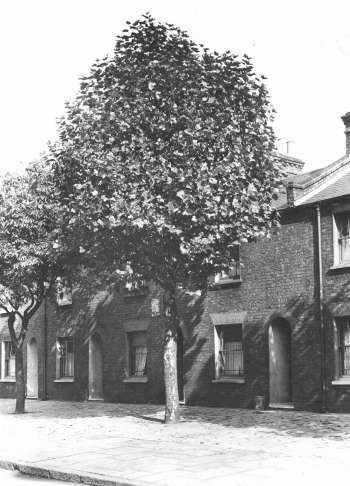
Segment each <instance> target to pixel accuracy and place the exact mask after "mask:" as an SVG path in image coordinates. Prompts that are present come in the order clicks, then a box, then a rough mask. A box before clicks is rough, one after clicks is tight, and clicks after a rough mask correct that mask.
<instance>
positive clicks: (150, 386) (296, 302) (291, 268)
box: [0, 113, 350, 411]
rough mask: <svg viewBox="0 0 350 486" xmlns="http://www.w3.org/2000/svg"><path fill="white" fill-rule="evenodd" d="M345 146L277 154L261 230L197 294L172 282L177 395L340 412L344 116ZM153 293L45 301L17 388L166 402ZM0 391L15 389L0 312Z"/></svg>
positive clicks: (347, 398)
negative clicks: (272, 223) (273, 199)
mask: <svg viewBox="0 0 350 486" xmlns="http://www.w3.org/2000/svg"><path fill="white" fill-rule="evenodd" d="M343 121H344V124H345V128H346V131H345V134H346V154H345V156H344V157H342V158H341V159H339V160H337V161H336V162H334V163H332V164H331V165H329V166H328V167H326V168H324V169H319V170H315V171H312V172H309V173H301V172H300V171H301V169H302V168H303V163H302V162H301V161H299V160H298V159H294V158H292V157H289V156H279V157H278V158H279V163H282V164H283V165H284V168H285V170H286V172H287V173H288V174H289V177H288V183H287V184H286V188H285V192H282V193H281V194H280V197H279V200H278V208H279V211H280V215H281V227H280V228H279V229H276V230H275V231H274V233H273V234H272V235H271V237H270V238H265V239H261V240H259V241H256V242H252V243H249V244H242V245H241V246H240V248H238V249H237V256H236V262H234V264H233V267H232V272H231V273H230V274H229V275H226V274H221V275H217V276H215V277H214V278H213V279H212V282H211V286H210V290H209V291H208V292H207V294H206V295H205V296H201V295H198V294H196V293H188V292H179V296H178V303H179V309H180V313H181V325H180V329H179V338H178V374H179V395H180V399H181V400H182V401H184V402H185V403H187V404H202V405H213V406H227V407H252V406H253V405H254V401H255V399H256V397H263V398H262V400H263V401H264V403H265V406H272V407H294V408H295V409H297V410H316V411H321V410H329V411H350V114H349V113H348V114H346V115H345V116H344V117H343ZM163 319H164V317H163V302H162V294H161V292H160V291H159V289H158V288H157V287H156V286H155V285H154V284H152V283H149V284H147V286H145V287H142V288H123V289H118V291H117V290H111V291H109V290H106V291H104V292H100V293H99V294H98V295H96V296H95V298H94V299H93V300H92V301H91V300H87V299H86V298H85V297H84V295H80V294H79V292H75V293H73V296H71V295H69V294H68V293H67V294H65V293H62V294H60V295H59V298H58V300H56V299H53V298H52V299H48V300H47V301H46V302H45V304H44V305H43V306H42V307H41V308H40V309H39V311H38V313H37V315H36V316H35V318H34V319H33V322H32V325H31V327H30V331H29V332H28V336H27V338H26V343H25V362H26V369H27V395H28V397H32V398H39V399H57V400H86V399H90V400H102V399H104V400H106V401H111V402H116V401H119V402H152V403H161V402H162V401H163V400H164V384H163V365H162V335H163ZM0 341H1V342H0V397H13V396H14V392H15V380H14V358H13V356H12V354H11V346H10V344H9V335H8V332H7V325H6V318H5V317H4V316H3V315H0Z"/></svg>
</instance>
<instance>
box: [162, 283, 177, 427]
mask: <svg viewBox="0 0 350 486" xmlns="http://www.w3.org/2000/svg"><path fill="white" fill-rule="evenodd" d="M166 314H167V328H166V330H165V342H164V383H165V423H166V424H171V423H176V422H178V420H179V418H180V410H179V392H178V385H177V339H176V335H177V327H178V315H177V308H176V300H175V288H173V289H172V290H170V291H168V292H167V293H166Z"/></svg>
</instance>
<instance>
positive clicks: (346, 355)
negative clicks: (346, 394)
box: [335, 317, 350, 377]
mask: <svg viewBox="0 0 350 486" xmlns="http://www.w3.org/2000/svg"><path fill="white" fill-rule="evenodd" d="M335 340H336V356H335V358H336V359H335V360H336V362H335V366H336V375H337V377H340V376H347V377H350V317H348V318H345V319H339V320H338V321H337V323H336V337H335Z"/></svg>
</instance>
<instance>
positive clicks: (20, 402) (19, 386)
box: [15, 345, 26, 413]
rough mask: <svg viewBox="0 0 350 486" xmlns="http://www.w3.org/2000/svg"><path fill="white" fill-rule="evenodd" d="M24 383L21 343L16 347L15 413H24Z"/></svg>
mask: <svg viewBox="0 0 350 486" xmlns="http://www.w3.org/2000/svg"><path fill="white" fill-rule="evenodd" d="M25 397H26V384H25V378H24V367H23V345H22V346H20V347H19V348H17V349H16V409H15V413H24V402H25Z"/></svg>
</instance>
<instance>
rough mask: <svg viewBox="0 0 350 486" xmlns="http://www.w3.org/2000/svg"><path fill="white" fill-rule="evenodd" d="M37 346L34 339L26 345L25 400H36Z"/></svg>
mask: <svg viewBox="0 0 350 486" xmlns="http://www.w3.org/2000/svg"><path fill="white" fill-rule="evenodd" d="M38 388H39V386H38V345H37V342H36V339H35V338H32V339H31V340H30V341H29V343H28V344H27V398H38Z"/></svg>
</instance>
